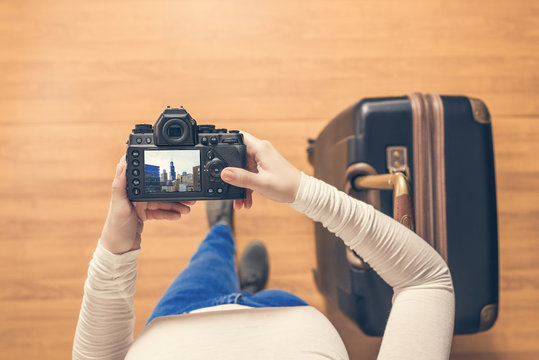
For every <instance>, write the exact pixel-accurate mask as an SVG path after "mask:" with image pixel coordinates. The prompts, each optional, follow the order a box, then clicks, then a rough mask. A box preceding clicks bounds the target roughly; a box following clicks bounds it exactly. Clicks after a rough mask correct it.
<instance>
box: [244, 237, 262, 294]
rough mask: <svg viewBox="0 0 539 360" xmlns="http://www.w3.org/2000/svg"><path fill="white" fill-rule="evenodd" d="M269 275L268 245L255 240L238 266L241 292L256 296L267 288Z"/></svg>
mask: <svg viewBox="0 0 539 360" xmlns="http://www.w3.org/2000/svg"><path fill="white" fill-rule="evenodd" d="M268 275H269V258H268V250H267V249H266V245H264V243H263V242H262V241H260V240H253V241H251V242H250V243H249V245H247V248H245V251H244V252H243V254H242V255H241V259H240V263H239V265H238V278H239V280H240V290H241V291H246V292H248V293H251V294H255V293H257V292H259V291H260V290H262V289H264V288H265V287H266V283H267V282H268Z"/></svg>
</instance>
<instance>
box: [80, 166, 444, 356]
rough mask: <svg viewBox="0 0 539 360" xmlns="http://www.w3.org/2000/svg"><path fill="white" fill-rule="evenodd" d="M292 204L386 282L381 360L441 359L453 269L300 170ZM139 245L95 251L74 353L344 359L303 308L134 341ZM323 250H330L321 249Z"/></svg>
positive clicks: (245, 312)
mask: <svg viewBox="0 0 539 360" xmlns="http://www.w3.org/2000/svg"><path fill="white" fill-rule="evenodd" d="M291 206H292V207H293V208H294V209H296V210H298V211H300V212H303V213H304V214H306V215H307V216H309V217H310V218H312V219H313V220H315V221H320V222H321V223H322V224H323V225H324V226H325V227H327V228H328V229H329V230H330V231H332V232H334V233H335V234H336V235H337V236H338V237H339V238H341V239H342V240H343V241H344V242H345V244H346V245H348V246H349V247H351V248H352V249H354V250H355V251H356V252H357V253H358V254H360V255H361V256H362V257H363V258H364V259H365V260H366V261H367V262H368V263H369V264H370V265H371V266H372V267H373V268H374V269H375V270H376V271H377V272H378V274H380V276H381V277H382V278H383V279H384V280H385V281H386V282H387V283H388V284H389V285H391V286H392V287H393V290H394V296H393V307H392V309H391V314H390V316H389V319H388V323H387V326H386V330H385V334H384V337H383V340H382V346H381V349H380V352H379V356H378V358H379V359H384V360H387V359H415V360H418V359H429V360H433V359H448V358H449V352H450V348H451V340H452V335H453V321H454V294H453V286H452V282H451V275H450V273H449V269H448V268H447V266H446V264H445V262H444V261H443V260H442V258H441V257H440V256H439V255H438V254H437V253H436V252H435V251H434V250H433V249H432V248H431V247H430V246H429V245H427V244H426V243H425V241H423V240H422V239H421V238H420V237H419V236H417V235H416V234H415V233H414V232H412V231H410V230H409V229H407V228H406V227H404V226H402V225H400V224H398V223H397V222H396V221H394V220H393V219H391V218H389V217H387V216H386V215H384V214H382V213H380V212H378V211H376V210H375V209H374V208H373V207H372V206H370V205H367V204H365V203H363V202H361V201H358V200H355V199H353V198H351V197H349V196H348V195H346V194H345V193H343V192H340V191H338V190H337V189H336V188H334V187H332V186H330V185H328V184H326V183H324V182H322V181H320V180H317V179H315V178H313V177H310V176H307V175H305V174H303V173H302V178H301V183H300V187H299V190H298V194H297V196H296V199H295V201H294V202H293V203H292V204H291ZM138 253H139V251H138V250H137V251H131V252H128V253H126V254H122V255H114V254H112V253H110V252H108V251H107V250H106V249H105V248H103V247H102V246H101V245H100V244H98V246H97V249H96V251H95V253H94V256H93V259H92V261H91V262H90V267H89V270H88V279H87V280H86V283H85V288H84V289H85V293H84V298H83V303H82V308H81V312H80V317H79V322H78V325H77V331H76V334H75V340H74V345H73V358H74V359H123V358H127V359H154V360H157V359H183V358H188V359H211V358H218V359H317V358H320V359H347V358H348V355H347V353H346V349H345V347H344V345H343V343H342V340H341V338H340V337H339V335H338V333H337V331H336V330H335V328H334V327H333V326H332V325H331V323H330V322H329V321H328V320H327V319H326V318H325V317H324V315H323V314H321V313H320V312H319V311H317V310H316V309H315V308H313V307H311V306H303V307H287V308H249V307H245V306H241V305H221V306H217V307H212V308H205V309H199V310H197V311H193V312H191V313H189V314H183V315H173V316H167V317H161V318H157V319H154V320H153V321H152V323H151V324H149V325H148V326H146V328H145V329H144V330H143V331H142V332H141V334H140V335H139V336H138V337H137V339H135V340H133V329H134V319H135V317H134V308H133V300H132V297H133V294H134V292H135V282H136V267H137V257H138ZM328 255H329V254H328Z"/></svg>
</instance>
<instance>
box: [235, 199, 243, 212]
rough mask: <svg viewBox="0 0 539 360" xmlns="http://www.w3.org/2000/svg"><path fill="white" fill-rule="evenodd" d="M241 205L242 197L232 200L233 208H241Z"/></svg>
mask: <svg viewBox="0 0 539 360" xmlns="http://www.w3.org/2000/svg"><path fill="white" fill-rule="evenodd" d="M242 207H243V199H242V200H234V210H241V208H242Z"/></svg>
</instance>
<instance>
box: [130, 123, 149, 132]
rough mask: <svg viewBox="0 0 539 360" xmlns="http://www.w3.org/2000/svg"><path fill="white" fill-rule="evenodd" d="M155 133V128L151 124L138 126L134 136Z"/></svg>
mask: <svg viewBox="0 0 539 360" xmlns="http://www.w3.org/2000/svg"><path fill="white" fill-rule="evenodd" d="M151 132H153V126H152V125H150V124H137V125H135V128H134V129H133V134H146V133H151Z"/></svg>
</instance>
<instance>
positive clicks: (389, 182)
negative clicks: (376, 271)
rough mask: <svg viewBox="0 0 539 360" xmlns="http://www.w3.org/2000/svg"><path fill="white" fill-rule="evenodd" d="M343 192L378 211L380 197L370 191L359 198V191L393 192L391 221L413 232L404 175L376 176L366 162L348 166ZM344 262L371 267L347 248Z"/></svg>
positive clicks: (394, 173) (397, 172) (407, 188)
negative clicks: (395, 221)
mask: <svg viewBox="0 0 539 360" xmlns="http://www.w3.org/2000/svg"><path fill="white" fill-rule="evenodd" d="M344 177H345V182H344V192H346V193H347V194H348V195H350V196H352V197H354V198H358V197H363V200H365V201H366V202H368V203H370V204H371V205H373V206H374V207H375V208H377V209H379V208H380V197H379V195H378V196H376V195H375V194H374V193H373V191H367V194H363V195H364V196H359V192H361V193H365V190H393V218H394V219H395V220H397V221H398V222H399V223H401V224H403V225H404V226H406V227H407V228H409V229H411V230H413V229H414V221H413V216H412V214H413V212H412V211H413V208H412V198H411V196H410V185H409V183H408V178H407V176H406V175H405V174H404V173H402V172H400V171H395V172H392V173H389V174H381V175H380V174H377V173H376V169H374V168H373V167H372V166H371V165H369V164H366V163H356V164H353V165H350V166H349V167H348V169H347V170H346V173H345V175H344ZM346 259H347V260H348V262H349V263H350V265H352V266H354V267H356V268H358V269H363V270H368V269H370V268H371V267H370V266H369V264H368V263H366V262H365V261H364V260H363V259H362V258H361V256H359V255H358V254H356V253H355V252H354V251H353V250H352V249H350V248H348V247H347V248H346Z"/></svg>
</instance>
